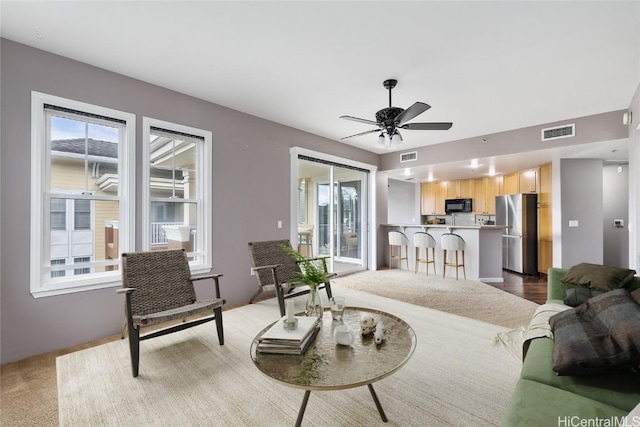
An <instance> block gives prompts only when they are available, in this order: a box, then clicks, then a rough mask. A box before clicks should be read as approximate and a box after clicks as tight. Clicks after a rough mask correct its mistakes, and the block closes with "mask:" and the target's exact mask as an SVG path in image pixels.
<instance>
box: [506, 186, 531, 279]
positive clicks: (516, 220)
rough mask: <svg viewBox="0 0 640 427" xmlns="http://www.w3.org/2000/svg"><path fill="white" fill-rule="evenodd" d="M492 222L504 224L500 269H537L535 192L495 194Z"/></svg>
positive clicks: (526, 270) (518, 270)
mask: <svg viewBox="0 0 640 427" xmlns="http://www.w3.org/2000/svg"><path fill="white" fill-rule="evenodd" d="M496 225H504V226H506V227H507V228H506V229H505V232H504V234H503V235H502V268H505V269H507V270H511V271H515V272H517V273H522V274H536V273H537V272H538V195H537V194H510V195H508V196H496Z"/></svg>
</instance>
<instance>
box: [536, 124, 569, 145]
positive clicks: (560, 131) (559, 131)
mask: <svg viewBox="0 0 640 427" xmlns="http://www.w3.org/2000/svg"><path fill="white" fill-rule="evenodd" d="M574 136H576V124H575V123H571V124H569V125H562V126H556V127H552V128H546V129H542V140H543V141H550V140H552V139H560V138H571V137H574Z"/></svg>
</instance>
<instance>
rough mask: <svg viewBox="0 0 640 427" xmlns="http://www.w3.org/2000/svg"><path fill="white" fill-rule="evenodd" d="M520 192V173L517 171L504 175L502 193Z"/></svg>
mask: <svg viewBox="0 0 640 427" xmlns="http://www.w3.org/2000/svg"><path fill="white" fill-rule="evenodd" d="M518 193H520V174H519V173H518V172H515V173H512V174H509V175H505V176H504V194H518Z"/></svg>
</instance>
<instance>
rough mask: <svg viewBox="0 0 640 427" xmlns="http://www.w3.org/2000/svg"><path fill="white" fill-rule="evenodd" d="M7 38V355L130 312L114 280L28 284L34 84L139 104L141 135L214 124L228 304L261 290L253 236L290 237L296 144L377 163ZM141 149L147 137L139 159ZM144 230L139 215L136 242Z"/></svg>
mask: <svg viewBox="0 0 640 427" xmlns="http://www.w3.org/2000/svg"><path fill="white" fill-rule="evenodd" d="M0 43H1V45H0V52H1V58H0V61H1V69H0V73H1V76H2V93H1V106H0V108H1V110H2V118H1V125H2V129H1V134H0V137H1V141H2V144H1V166H2V167H1V171H0V178H1V181H0V182H1V190H2V192H1V205H0V206H1V213H0V215H1V218H2V228H1V236H0V242H1V246H0V256H1V261H0V281H1V285H2V287H1V294H0V298H1V305H0V308H1V310H0V311H1V318H0V322H1V329H0V334H1V344H0V345H1V354H0V361H1V363H6V362H10V361H13V360H17V359H21V358H24V357H27V356H31V355H35V354H40V353H43V352H47V351H51V350H55V349H59V348H64V347H68V346H71V345H75V344H78V343H83V342H87V341H90V340H94V339H97V338H102V337H105V336H108V335H112V334H115V333H117V332H118V331H119V329H120V327H121V326H122V320H123V317H122V316H123V300H122V297H121V296H117V295H116V293H115V289H114V288H108V289H102V290H96V291H87V292H80V293H74V294H69V295H61V296H54V297H45V298H38V299H35V298H33V297H32V296H31V294H30V292H29V198H30V180H29V176H30V175H29V173H30V135H31V129H30V116H31V105H30V102H31V91H32V90H35V91H39V92H44V93H48V94H52V95H57V96H61V97H65V98H69V99H74V100H78V101H82V102H87V103H91V104H95V105H100V106H104V107H108V108H113V109H118V110H122V111H127V112H130V113H134V114H136V116H137V123H136V132H137V140H138V141H141V139H142V137H141V135H142V116H143V115H144V116H147V117H153V118H156V119H160V120H166V121H170V122H174V123H179V124H183V125H187V126H193V127H197V128H202V129H206V130H210V131H211V132H212V133H213V189H212V198H213V210H214V212H213V227H212V234H213V246H214V249H213V264H214V267H215V268H216V271H219V272H221V273H223V274H224V277H223V278H222V279H221V280H222V282H221V287H222V292H223V296H224V298H226V299H227V302H228V304H230V305H233V304H240V303H244V302H246V301H248V299H249V297H250V296H251V295H252V294H253V293H254V291H255V287H256V282H255V278H253V277H251V276H250V275H249V265H250V264H249V258H248V250H247V242H249V241H255V240H263V239H281V238H289V230H290V229H291V227H290V223H289V221H290V218H289V208H290V200H289V197H290V196H289V194H290V193H289V187H290V156H289V148H290V147H292V146H300V147H304V148H308V149H312V150H316V151H320V152H324V153H329V154H332V155H335V156H340V157H345V158H349V159H353V160H356V161H360V162H363V163H368V164H373V165H377V164H378V156H377V155H376V154H373V153H370V152H367V151H364V150H359V149H356V148H353V147H350V146H347V145H345V144H341V143H338V142H335V141H331V140H328V139H324V138H321V137H318V136H315V135H312V134H309V133H305V132H301V131H299V130H296V129H293V128H289V127H286V126H283V125H280V124H276V123H273V122H269V121H266V120H263V119H260V118H256V117H253V116H249V115H247V114H244V113H240V112H238V111H234V110H230V109H228V108H225V107H222V106H219V105H215V104H211V103H209V102H205V101H203V100H200V99H197V98H193V97H190V96H186V95H183V94H180V93H177V92H173V91H171V90H167V89H164V88H161V87H158V86H154V85H151V84H148V83H145V82H142V81H139V80H135V79H132V78H129V77H126V76H123V75H119V74H115V73H112V72H109V71H106V70H103V69H99V68H95V67H92V66H90V65H87V64H83V63H79V62H76V61H72V60H70V59H67V58H64V57H61V56H57V55H53V54H50V53H47V52H44V51H40V50H37V49H33V48H31V47H27V46H24V45H21V44H17V43H14V42H11V41H8V40H4V39H2V40H1V41H0ZM212 84H214V83H212ZM141 158H142V146H141V145H139V146H138V147H137V161H138V164H139V165H141ZM137 191H138V192H139V191H141V187H140V184H138V189H137ZM136 208H137V209H138V212H139V209H140V208H141V206H140V205H138V206H136ZM385 209H386V208H385ZM278 220H282V221H283V227H282V228H281V229H278V228H276V224H277V221H278ZM140 229H141V224H140V223H138V224H136V230H138V233H137V236H136V242H137V244H138V245H139V244H140V242H141V237H140V233H139V230H140ZM197 286H198V288H197V292H198V294H199V296H201V297H209V296H213V291H212V290H211V289H210V286H209V284H208V283H203V284H199V285H197Z"/></svg>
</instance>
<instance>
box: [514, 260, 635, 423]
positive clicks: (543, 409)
mask: <svg viewBox="0 0 640 427" xmlns="http://www.w3.org/2000/svg"><path fill="white" fill-rule="evenodd" d="M567 271H568V270H566V269H560V268H551V269H549V276H548V287H547V303H558V304H563V299H564V297H565V294H566V290H567V289H569V288H571V287H572V286H571V285H567V284H565V283H562V282H561V281H560V279H561V278H562V277H563V276H564V275H565V274H566V272H567ZM625 288H626V289H628V290H629V291H632V290H635V289H638V288H640V277H634V278H633V279H632V280H631V282H629V283H628V284H627V285H626V286H625ZM552 354H553V340H552V339H550V338H536V339H533V340H532V341H531V342H530V344H529V347H528V349H527V352H526V356H525V358H524V362H523V365H522V372H521V374H520V379H519V381H518V384H517V386H516V390H515V392H514V395H513V397H512V399H511V402H510V405H509V409H508V411H507V414H506V416H505V418H504V420H503V423H502V425H503V426H505V427H506V426H508V427H511V426H513V427H525V426H532V427H544V426H571V425H609V424H580V422H584V423H586V422H588V421H582V420H594V419H601V420H602V421H600V422H602V423H605V422H606V421H604V419H607V420H611V419H612V418H613V417H616V419H620V418H621V417H623V416H625V415H627V414H628V413H629V412H630V411H631V410H632V409H633V408H635V407H636V405H638V404H640V374H634V373H633V372H631V371H630V370H624V371H615V372H611V373H606V374H599V375H591V376H558V375H556V374H555V373H554V372H553V370H552V368H553V360H552ZM591 422H594V421H591ZM609 422H611V421H609ZM611 425H617V424H611Z"/></svg>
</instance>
